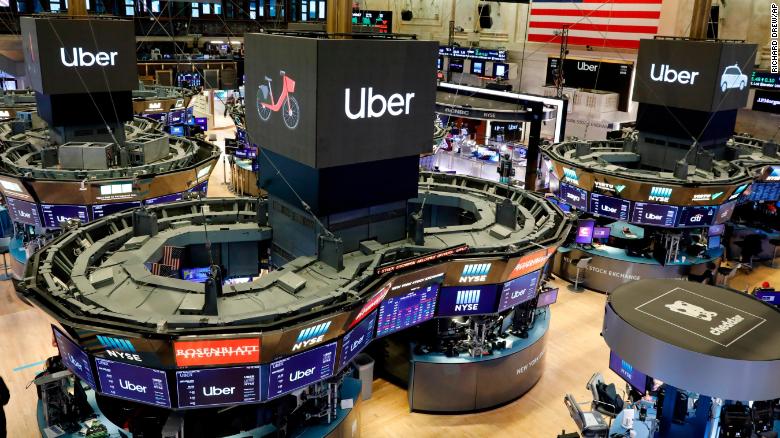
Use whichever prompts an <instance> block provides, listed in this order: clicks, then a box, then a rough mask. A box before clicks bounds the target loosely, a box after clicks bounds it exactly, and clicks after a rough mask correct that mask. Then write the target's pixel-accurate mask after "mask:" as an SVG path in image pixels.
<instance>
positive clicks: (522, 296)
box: [498, 271, 540, 312]
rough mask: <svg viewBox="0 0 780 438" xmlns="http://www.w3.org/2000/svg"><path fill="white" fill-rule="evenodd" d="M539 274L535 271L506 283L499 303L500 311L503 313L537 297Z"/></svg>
mask: <svg viewBox="0 0 780 438" xmlns="http://www.w3.org/2000/svg"><path fill="white" fill-rule="evenodd" d="M539 272H540V271H534V272H531V273H529V274H525V275H523V276H522V277H517V278H515V279H514V280H512V281H507V282H506V283H504V287H503V288H502V289H501V298H500V299H499V302H498V311H499V312H503V311H504V310H506V309H509V308H510V307H515V306H516V305H518V304H521V303H524V302H526V301H528V300H530V299H532V298H533V297H535V296H536V285H537V284H538V282H539Z"/></svg>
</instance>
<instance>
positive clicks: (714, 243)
mask: <svg viewBox="0 0 780 438" xmlns="http://www.w3.org/2000/svg"><path fill="white" fill-rule="evenodd" d="M719 247H720V236H710V237H708V238H707V249H715V248H719Z"/></svg>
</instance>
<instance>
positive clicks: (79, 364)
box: [51, 326, 97, 388]
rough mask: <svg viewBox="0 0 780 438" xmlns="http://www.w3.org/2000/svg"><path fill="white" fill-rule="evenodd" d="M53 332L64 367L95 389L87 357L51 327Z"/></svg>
mask: <svg viewBox="0 0 780 438" xmlns="http://www.w3.org/2000/svg"><path fill="white" fill-rule="evenodd" d="M51 328H52V330H53V331H54V339H55V341H57V349H58V350H59V351H60V356H61V357H62V364H63V365H65V367H66V368H67V369H69V370H70V371H71V372H72V373H73V374H75V375H76V376H77V377H78V378H79V379H81V380H83V381H85V382H87V384H89V386H91V387H93V388H97V385H95V376H94V374H92V366H91V365H90V364H89V356H87V353H85V352H84V350H82V349H81V348H80V347H79V346H78V345H77V344H76V343H75V342H73V341H72V340H70V338H68V337H67V336H65V334H64V333H62V332H61V331H59V329H57V327H54V326H51Z"/></svg>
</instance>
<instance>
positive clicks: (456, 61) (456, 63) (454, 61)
mask: <svg viewBox="0 0 780 438" xmlns="http://www.w3.org/2000/svg"><path fill="white" fill-rule="evenodd" d="M450 71H451V72H453V73H463V58H450Z"/></svg>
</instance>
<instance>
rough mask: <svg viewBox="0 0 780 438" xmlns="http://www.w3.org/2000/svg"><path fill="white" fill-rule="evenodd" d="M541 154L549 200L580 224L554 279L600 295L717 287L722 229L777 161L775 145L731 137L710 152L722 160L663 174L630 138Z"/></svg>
mask: <svg viewBox="0 0 780 438" xmlns="http://www.w3.org/2000/svg"><path fill="white" fill-rule="evenodd" d="M650 146H652V145H650ZM542 149H543V152H544V155H545V156H544V158H543V161H544V164H543V166H542V167H543V169H544V170H545V175H546V176H545V178H546V180H547V181H546V184H548V186H549V188H550V190H551V191H552V192H554V193H555V194H556V196H554V197H553V200H554V201H556V202H558V203H559V204H560V205H561V206H562V207H563V208H564V209H565V210H567V211H574V212H576V213H577V214H578V215H579V217H580V220H579V221H578V226H577V232H576V235H575V236H574V237H573V238H572V239H571V240H572V243H571V244H570V245H567V246H563V247H561V248H559V249H558V253H557V254H556V256H555V260H554V263H553V272H554V273H555V275H557V276H559V277H561V278H563V279H566V280H568V281H571V282H572V283H574V286H573V287H574V288H575V289H578V290H579V289H580V287H581V286H584V287H587V288H588V289H592V290H596V291H601V292H609V291H611V290H613V289H614V288H616V287H617V286H619V285H621V284H624V283H627V282H630V281H633V280H641V279H648V278H678V279H686V278H688V279H693V280H699V279H701V278H703V277H710V278H712V279H713V280H717V281H718V282H720V283H722V282H723V281H724V279H725V277H726V276H728V275H729V269H727V268H721V267H720V262H721V260H723V259H724V255H725V254H724V246H726V245H728V243H729V242H728V241H725V240H722V239H723V236H724V232H726V227H727V225H726V222H727V221H729V219H730V218H731V217H732V213H733V212H734V210H735V208H736V207H737V205H739V204H740V203H745V202H751V199H753V198H751V196H753V195H751V194H757V193H758V192H759V190H760V188H759V187H758V186H760V185H762V184H763V183H764V182H763V181H762V178H763V179H765V178H764V177H762V175H764V174H766V173H767V169H769V170H770V171H771V169H774V168H775V167H773V165H778V164H780V155H778V152H777V145H776V144H773V143H770V142H763V141H759V142H753V143H748V142H744V141H738V139H736V138H735V139H732V141H729V142H728V144H727V145H726V146H725V147H724V150H723V151H720V152H719V156H721V157H722V158H721V159H718V160H716V159H714V158H713V155H712V154H709V153H707V152H699V153H698V154H689V155H690V156H691V157H692V158H688V156H686V159H688V160H689V164H687V165H682V164H680V163H679V162H678V165H677V166H676V167H675V169H673V170H669V171H665V170H663V168H661V169H660V170H659V167H660V166H659V165H658V163H656V162H654V160H655V161H657V160H658V158H657V157H656V156H654V155H657V154H654V153H653V151H652V149H651V148H643V147H638V146H637V140H636V133H631V134H629V135H628V136H626V137H624V138H621V139H614V140H607V141H594V142H584V141H570V142H564V143H558V144H553V145H545V146H543V147H542ZM754 181H755V182H754ZM751 185H752V186H751ZM761 196H767V195H766V194H764V195H761ZM761 199H766V198H763V197H762V198H761ZM729 231H730V230H729ZM728 234H730V233H728V232H726V235H728Z"/></svg>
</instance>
